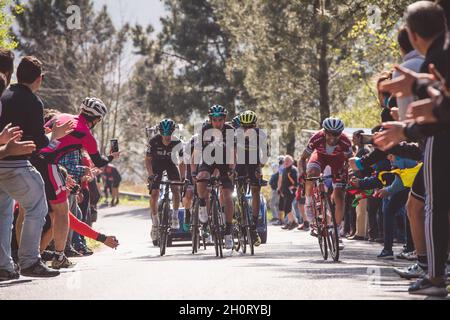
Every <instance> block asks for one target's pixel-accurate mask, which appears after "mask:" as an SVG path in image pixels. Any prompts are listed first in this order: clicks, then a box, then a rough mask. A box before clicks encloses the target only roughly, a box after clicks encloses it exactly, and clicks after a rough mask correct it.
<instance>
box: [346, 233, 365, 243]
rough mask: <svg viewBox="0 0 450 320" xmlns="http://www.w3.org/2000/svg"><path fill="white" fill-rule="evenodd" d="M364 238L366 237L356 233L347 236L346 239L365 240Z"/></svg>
mask: <svg viewBox="0 0 450 320" xmlns="http://www.w3.org/2000/svg"><path fill="white" fill-rule="evenodd" d="M365 239H366V238H364V237H361V236H358V235H356V234H354V235H353V236H351V237H347V240H350V241H352V240H357V241H362V240H365Z"/></svg>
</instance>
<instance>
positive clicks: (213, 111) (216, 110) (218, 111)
mask: <svg viewBox="0 0 450 320" xmlns="http://www.w3.org/2000/svg"><path fill="white" fill-rule="evenodd" d="M227 114H228V111H227V109H225V108H224V107H222V106H221V105H218V104H216V105H213V106H212V107H211V108H209V112H208V116H210V117H226V115H227Z"/></svg>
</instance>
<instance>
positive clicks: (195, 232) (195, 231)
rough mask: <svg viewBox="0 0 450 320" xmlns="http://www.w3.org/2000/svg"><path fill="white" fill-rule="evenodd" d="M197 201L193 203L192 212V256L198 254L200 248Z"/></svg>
mask: <svg viewBox="0 0 450 320" xmlns="http://www.w3.org/2000/svg"><path fill="white" fill-rule="evenodd" d="M198 207H199V204H198V201H195V204H194V210H193V212H192V223H191V228H192V229H191V239H192V254H194V253H197V252H198V248H199V247H200V232H199V225H198Z"/></svg>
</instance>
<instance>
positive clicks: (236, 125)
mask: <svg viewBox="0 0 450 320" xmlns="http://www.w3.org/2000/svg"><path fill="white" fill-rule="evenodd" d="M231 124H232V125H233V127H234V128H235V129H237V128H240V127H241V119H240V116H239V115H237V116H236V117H234V118H233V120H231Z"/></svg>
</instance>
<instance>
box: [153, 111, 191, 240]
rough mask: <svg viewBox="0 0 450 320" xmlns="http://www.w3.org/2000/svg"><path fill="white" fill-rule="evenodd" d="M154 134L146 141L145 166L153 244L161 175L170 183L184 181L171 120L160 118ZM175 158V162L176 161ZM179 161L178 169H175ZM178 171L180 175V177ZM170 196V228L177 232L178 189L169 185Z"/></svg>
mask: <svg viewBox="0 0 450 320" xmlns="http://www.w3.org/2000/svg"><path fill="white" fill-rule="evenodd" d="M158 130H159V132H160V134H157V135H156V136H154V137H153V138H151V139H150V141H149V142H148V145H147V154H146V157H145V165H146V168H147V174H148V183H149V189H150V195H151V199H150V213H151V217H152V221H153V224H152V231H151V237H152V240H153V241H156V240H158V226H159V221H158V199H159V191H160V183H161V179H162V177H163V174H164V172H166V173H167V177H168V178H169V180H170V181H184V179H185V167H184V163H183V161H179V159H181V158H182V157H183V144H182V142H181V140H179V139H178V138H176V137H174V136H173V132H174V131H175V122H174V121H173V120H171V119H164V120H162V121H161V122H160V123H159V126H158ZM177 156H178V159H177ZM177 162H179V167H177ZM180 172H181V175H180ZM171 189H172V194H173V214H172V226H171V227H172V229H179V228H180V222H179V219H178V209H179V206H180V198H181V197H180V188H179V187H178V186H172V187H171Z"/></svg>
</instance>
